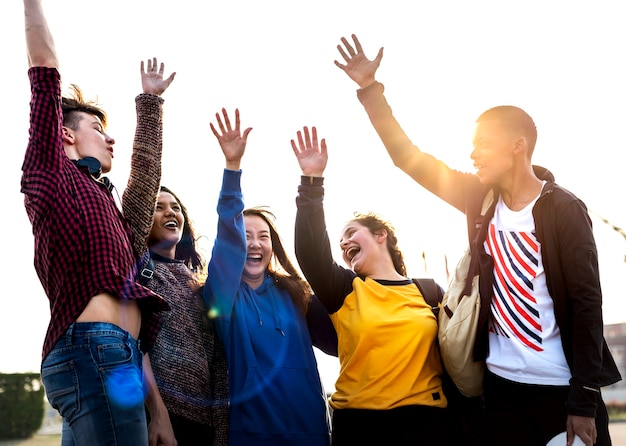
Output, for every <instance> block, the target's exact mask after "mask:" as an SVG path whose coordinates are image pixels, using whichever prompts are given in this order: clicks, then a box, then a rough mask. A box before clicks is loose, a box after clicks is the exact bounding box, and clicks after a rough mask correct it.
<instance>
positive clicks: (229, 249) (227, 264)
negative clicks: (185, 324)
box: [204, 169, 246, 318]
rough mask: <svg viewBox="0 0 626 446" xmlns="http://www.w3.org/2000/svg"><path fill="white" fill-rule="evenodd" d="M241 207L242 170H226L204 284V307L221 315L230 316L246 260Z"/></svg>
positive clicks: (244, 232)
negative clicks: (215, 233)
mask: <svg viewBox="0 0 626 446" xmlns="http://www.w3.org/2000/svg"><path fill="white" fill-rule="evenodd" d="M243 207H244V204H243V197H242V194H241V172H240V171H239V172H235V171H231V170H227V169H225V170H224V178H223V181H222V190H221V191H220V198H219V201H218V205H217V213H218V224H217V235H216V237H215V244H214V246H213V251H212V254H211V260H210V261H209V270H208V278H207V281H206V284H205V287H204V300H205V302H206V304H207V307H208V308H209V309H211V310H215V311H217V314H218V315H219V316H221V317H227V318H230V312H231V310H232V305H233V302H234V299H235V296H236V294H237V291H238V290H239V285H240V283H241V275H242V274H243V268H244V264H245V261H246V230H245V223H244V219H243Z"/></svg>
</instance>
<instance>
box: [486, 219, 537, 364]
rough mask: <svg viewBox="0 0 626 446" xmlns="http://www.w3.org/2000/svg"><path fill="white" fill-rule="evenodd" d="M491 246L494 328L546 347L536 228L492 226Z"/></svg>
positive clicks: (534, 348)
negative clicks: (536, 283) (536, 288)
mask: <svg viewBox="0 0 626 446" xmlns="http://www.w3.org/2000/svg"><path fill="white" fill-rule="evenodd" d="M487 249H488V251H489V254H490V255H491V257H492V258H493V261H494V283H493V290H494V297H493V299H492V301H491V314H492V326H491V327H490V330H492V331H493V332H494V333H496V334H497V335H501V336H506V337H508V338H517V339H518V340H519V341H520V342H521V343H522V344H524V345H526V346H528V347H529V348H531V349H533V350H536V351H538V352H540V351H543V347H542V337H541V335H542V327H541V321H540V320H539V311H538V308H537V301H536V300H535V298H534V297H533V279H534V278H535V277H536V276H537V272H538V269H539V268H538V267H539V243H538V242H537V239H536V237H535V234H534V233H532V232H513V231H511V232H505V231H496V229H495V226H494V225H493V224H491V225H490V226H489V235H488V237H487Z"/></svg>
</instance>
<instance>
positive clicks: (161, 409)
mask: <svg viewBox="0 0 626 446" xmlns="http://www.w3.org/2000/svg"><path fill="white" fill-rule="evenodd" d="M143 358H144V359H143V370H144V380H145V383H146V388H147V394H146V399H145V404H146V409H148V413H149V414H150V418H151V419H155V420H157V419H163V418H164V417H167V418H168V419H169V415H168V414H167V409H166V407H165V404H164V403H163V399H162V398H161V393H160V392H159V388H158V386H157V383H156V379H155V378H154V373H153V372H152V363H151V362H150V356H148V354H145V355H144V357H143Z"/></svg>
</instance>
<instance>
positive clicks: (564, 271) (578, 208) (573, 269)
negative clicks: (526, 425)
mask: <svg viewBox="0 0 626 446" xmlns="http://www.w3.org/2000/svg"><path fill="white" fill-rule="evenodd" d="M383 93H384V87H383V85H382V84H380V83H378V82H375V83H373V84H372V85H370V86H369V87H367V88H364V89H361V90H358V91H357V94H358V97H359V100H360V101H361V103H362V104H363V106H364V107H365V110H366V111H367V114H368V116H369V118H370V121H371V122H372V124H373V126H374V128H375V129H376V132H377V133H378V135H379V136H380V138H381V140H382V142H383V144H384V145H385V148H386V149H387V151H388V152H389V154H390V156H391V158H392V160H393V161H394V163H395V165H396V166H398V167H400V168H401V169H402V170H404V171H405V172H406V173H407V174H408V175H410V176H411V177H412V178H413V179H414V180H415V181H416V182H418V183H419V184H420V185H422V186H423V187H424V188H426V189H427V190H429V191H431V192H432V193H434V194H435V195H437V196H438V197H440V198H441V199H443V200H445V201H446V202H448V203H449V204H451V205H452V206H454V207H455V208H457V209H458V210H460V211H461V212H464V213H465V216H466V219H467V233H468V240H469V241H470V248H471V251H472V263H471V268H472V271H470V274H468V283H467V285H466V288H468V289H469V288H470V287H471V282H470V280H471V278H472V277H473V276H474V275H475V274H476V273H478V274H480V293H481V300H482V305H481V314H480V320H479V328H478V333H477V339H476V344H475V349H474V356H475V359H477V360H484V359H485V358H486V357H487V353H488V334H487V329H488V324H487V322H488V320H489V307H490V303H491V298H492V295H493V288H492V284H493V261H492V259H491V257H490V256H489V255H488V254H487V253H486V252H485V249H484V245H483V242H484V241H485V238H486V235H487V227H488V224H483V223H484V222H489V220H490V219H491V217H492V216H493V213H494V208H495V203H496V202H497V199H498V196H499V194H498V190H494V193H495V200H494V204H493V205H492V206H491V207H490V208H489V210H488V211H487V213H486V214H485V216H484V217H481V209H482V203H483V200H484V198H485V196H486V195H487V193H488V191H489V189H490V186H487V185H483V184H481V183H480V180H479V179H478V177H477V176H476V175H473V174H469V173H464V172H459V171H455V170H452V169H450V168H449V167H448V166H447V165H446V164H445V163H443V162H442V161H440V160H438V159H436V158H434V157H433V156H431V155H429V154H427V153H424V152H422V151H420V150H419V149H418V148H417V147H416V146H415V145H413V143H412V142H411V140H410V139H409V138H408V137H407V136H406V134H405V133H404V131H403V130H402V128H401V127H400V125H399V124H398V122H397V121H396V119H395V118H394V116H393V113H392V111H391V108H390V107H389V105H388V104H387V101H386V99H385V96H384V94H383ZM535 174H536V175H537V177H538V178H540V179H542V180H545V181H546V184H545V186H544V188H543V191H542V193H541V196H540V198H539V199H538V200H537V202H536V204H535V207H534V208H533V216H534V220H535V229H536V235H537V239H538V240H539V242H540V243H541V254H542V258H543V266H544V270H545V274H546V281H547V286H548V291H549V292H550V296H551V297H552V299H553V300H554V311H555V317H556V321H557V324H558V326H559V329H560V331H561V339H562V344H563V350H564V352H565V357H566V359H567V362H568V365H569V368H570V371H571V374H572V379H571V381H570V384H571V387H570V392H569V397H568V412H569V413H570V414H571V415H580V416H591V417H593V416H595V411H596V401H597V398H598V397H599V396H600V387H602V386H606V385H609V384H612V383H615V382H617V381H619V380H620V379H621V377H620V374H619V371H618V369H617V366H616V365H615V362H614V360H613V357H612V356H611V354H610V352H609V350H608V347H607V344H606V341H605V340H604V337H603V333H602V330H603V321H602V292H601V288H600V279H599V273H598V261H597V251H596V244H595V240H594V237H593V230H592V226H591V220H590V218H589V215H588V213H587V208H586V207H585V205H584V203H582V201H580V200H579V199H578V198H576V197H575V196H574V195H573V194H572V193H570V192H569V191H567V190H565V189H563V188H562V187H560V186H558V185H556V184H555V183H554V177H553V176H552V174H551V173H550V172H549V171H548V170H546V169H544V168H541V167H535Z"/></svg>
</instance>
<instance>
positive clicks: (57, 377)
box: [41, 360, 80, 421]
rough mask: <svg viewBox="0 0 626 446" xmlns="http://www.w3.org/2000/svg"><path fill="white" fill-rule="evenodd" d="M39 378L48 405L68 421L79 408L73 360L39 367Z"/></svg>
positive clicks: (76, 378)
mask: <svg viewBox="0 0 626 446" xmlns="http://www.w3.org/2000/svg"><path fill="white" fill-rule="evenodd" d="M41 380H42V382H43V385H44V388H45V390H46V397H47V398H48V401H49V402H50V405H51V406H52V407H54V408H55V409H56V410H58V411H59V414H60V415H61V416H62V417H63V418H65V419H66V420H68V421H70V420H71V419H72V417H73V416H74V415H75V414H76V413H77V412H78V411H79V410H80V401H79V398H78V377H77V376H76V369H75V368H74V362H73V361H71V360H70V361H67V362H63V363H59V364H55V365H51V366H47V367H42V369H41Z"/></svg>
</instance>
